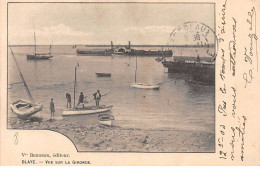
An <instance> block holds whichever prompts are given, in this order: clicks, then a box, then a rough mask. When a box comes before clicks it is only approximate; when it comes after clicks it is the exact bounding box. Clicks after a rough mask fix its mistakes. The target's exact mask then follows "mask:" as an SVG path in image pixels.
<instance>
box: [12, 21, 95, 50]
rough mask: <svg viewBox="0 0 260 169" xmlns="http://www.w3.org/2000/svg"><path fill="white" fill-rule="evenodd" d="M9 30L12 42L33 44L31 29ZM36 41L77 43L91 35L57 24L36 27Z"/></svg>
mask: <svg viewBox="0 0 260 169" xmlns="http://www.w3.org/2000/svg"><path fill="white" fill-rule="evenodd" d="M10 30H11V31H9V40H10V41H11V43H12V44H33V43H34V40H33V29H31V30H28V31H26V32H19V30H17V29H15V30H16V31H12V29H10ZM35 33H36V42H37V44H38V45H41V44H51V43H53V44H54V45H55V44H68V43H69V44H79V43H84V42H85V41H86V39H89V38H90V37H91V36H92V33H91V32H82V31H78V30H75V29H72V28H71V27H69V26H67V25H64V24H58V25H54V26H50V27H42V28H36V29H35Z"/></svg>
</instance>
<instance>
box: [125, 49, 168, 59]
mask: <svg viewBox="0 0 260 169" xmlns="http://www.w3.org/2000/svg"><path fill="white" fill-rule="evenodd" d="M125 55H128V56H164V57H172V50H167V51H160V50H154V51H153V50H148V51H146V50H135V49H131V51H129V52H128V51H126V52H125Z"/></svg>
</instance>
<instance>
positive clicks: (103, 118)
mask: <svg viewBox="0 0 260 169" xmlns="http://www.w3.org/2000/svg"><path fill="white" fill-rule="evenodd" d="M114 120H115V118H114V116H112V115H109V114H100V115H99V116H98V121H99V123H100V124H102V125H105V126H110V127H111V126H112V123H113V121H114Z"/></svg>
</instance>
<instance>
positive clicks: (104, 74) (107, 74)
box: [96, 73, 111, 77]
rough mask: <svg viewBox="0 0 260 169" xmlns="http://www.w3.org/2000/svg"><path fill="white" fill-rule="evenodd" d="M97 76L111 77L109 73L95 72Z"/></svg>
mask: <svg viewBox="0 0 260 169" xmlns="http://www.w3.org/2000/svg"><path fill="white" fill-rule="evenodd" d="M96 75H97V77H111V73H96Z"/></svg>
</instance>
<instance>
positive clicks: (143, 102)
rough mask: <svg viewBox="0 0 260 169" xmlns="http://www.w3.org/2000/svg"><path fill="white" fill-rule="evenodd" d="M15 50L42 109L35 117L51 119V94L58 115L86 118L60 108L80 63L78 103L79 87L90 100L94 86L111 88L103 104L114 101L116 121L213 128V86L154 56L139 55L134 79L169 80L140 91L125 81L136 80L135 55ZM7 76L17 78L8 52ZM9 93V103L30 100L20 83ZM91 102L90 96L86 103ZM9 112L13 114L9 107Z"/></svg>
mask: <svg viewBox="0 0 260 169" xmlns="http://www.w3.org/2000/svg"><path fill="white" fill-rule="evenodd" d="M47 49H48V47H46V46H42V47H39V48H38V50H39V52H46V50H47ZM41 50H42V51H41ZM181 50H182V51H187V50H193V49H185V50H183V49H181ZM196 50H197V49H196ZM13 51H14V53H15V56H16V59H17V61H18V64H19V66H20V69H21V71H22V73H23V76H24V78H25V80H26V82H27V85H28V86H29V89H30V91H31V93H32V95H33V97H34V99H35V100H36V101H37V102H38V103H41V104H43V106H44V109H43V111H41V112H39V113H37V114H35V115H34V116H40V117H42V118H46V119H47V118H49V117H50V114H49V109H48V108H49V102H50V99H51V98H53V99H54V103H55V108H56V112H55V117H56V118H57V119H58V120H61V121H62V120H71V121H81V122H82V121H83V122H84V119H86V118H88V117H89V115H80V116H74V117H63V116H62V110H63V109H65V108H66V97H65V93H70V94H71V95H72V98H73V85H74V67H75V66H76V64H77V63H79V68H78V72H77V93H76V102H77V101H78V95H79V93H80V92H81V91H82V92H83V93H84V95H87V96H88V97H87V99H88V100H92V99H93V95H92V94H93V93H94V92H96V90H97V89H99V90H100V91H101V94H105V93H108V92H110V93H109V94H107V95H106V96H104V97H102V100H101V104H106V105H113V106H114V107H113V109H112V111H111V112H110V113H111V114H113V115H114V117H115V124H116V125H117V126H120V127H123V128H140V129H151V130H160V129H167V130H172V129H175V130H200V131H206V132H211V133H214V131H215V129H214V126H215V87H214V86H203V85H196V84H188V83H185V80H184V77H183V76H182V75H179V74H168V73H167V70H166V69H165V68H164V67H163V65H162V64H161V63H158V62H156V61H155V57H138V59H137V63H138V70H137V81H138V82H143V83H154V84H156V83H161V82H166V81H170V82H168V83H163V84H161V85H160V89H159V90H143V89H135V88H130V86H129V84H130V83H132V82H134V77H135V64H136V58H135V57H130V58H129V57H110V56H109V57H108V56H77V55H76V53H75V49H72V47H71V46H53V55H54V58H52V59H51V60H38V61H29V60H27V59H26V54H28V53H32V52H33V48H32V47H13ZM47 51H48V50H47ZM175 51H180V50H178V49H175ZM97 72H109V73H111V74H112V77H111V78H100V77H96V75H95V73H97ZM8 81H9V82H8V83H9V84H10V83H16V82H20V81H21V79H20V77H19V74H18V70H17V68H16V66H15V64H14V61H13V59H12V57H11V54H10V53H9V59H8ZM8 95H9V103H11V102H12V101H15V100H17V99H21V98H23V99H28V96H27V94H26V91H25V88H24V86H23V85H22V84H16V85H13V86H12V89H9V90H8ZM72 103H73V100H72ZM94 104H95V103H94V101H92V102H90V103H89V105H94ZM8 115H9V118H15V115H13V114H12V113H11V112H9V113H8ZM95 117H96V116H95ZM86 125H87V124H86Z"/></svg>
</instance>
